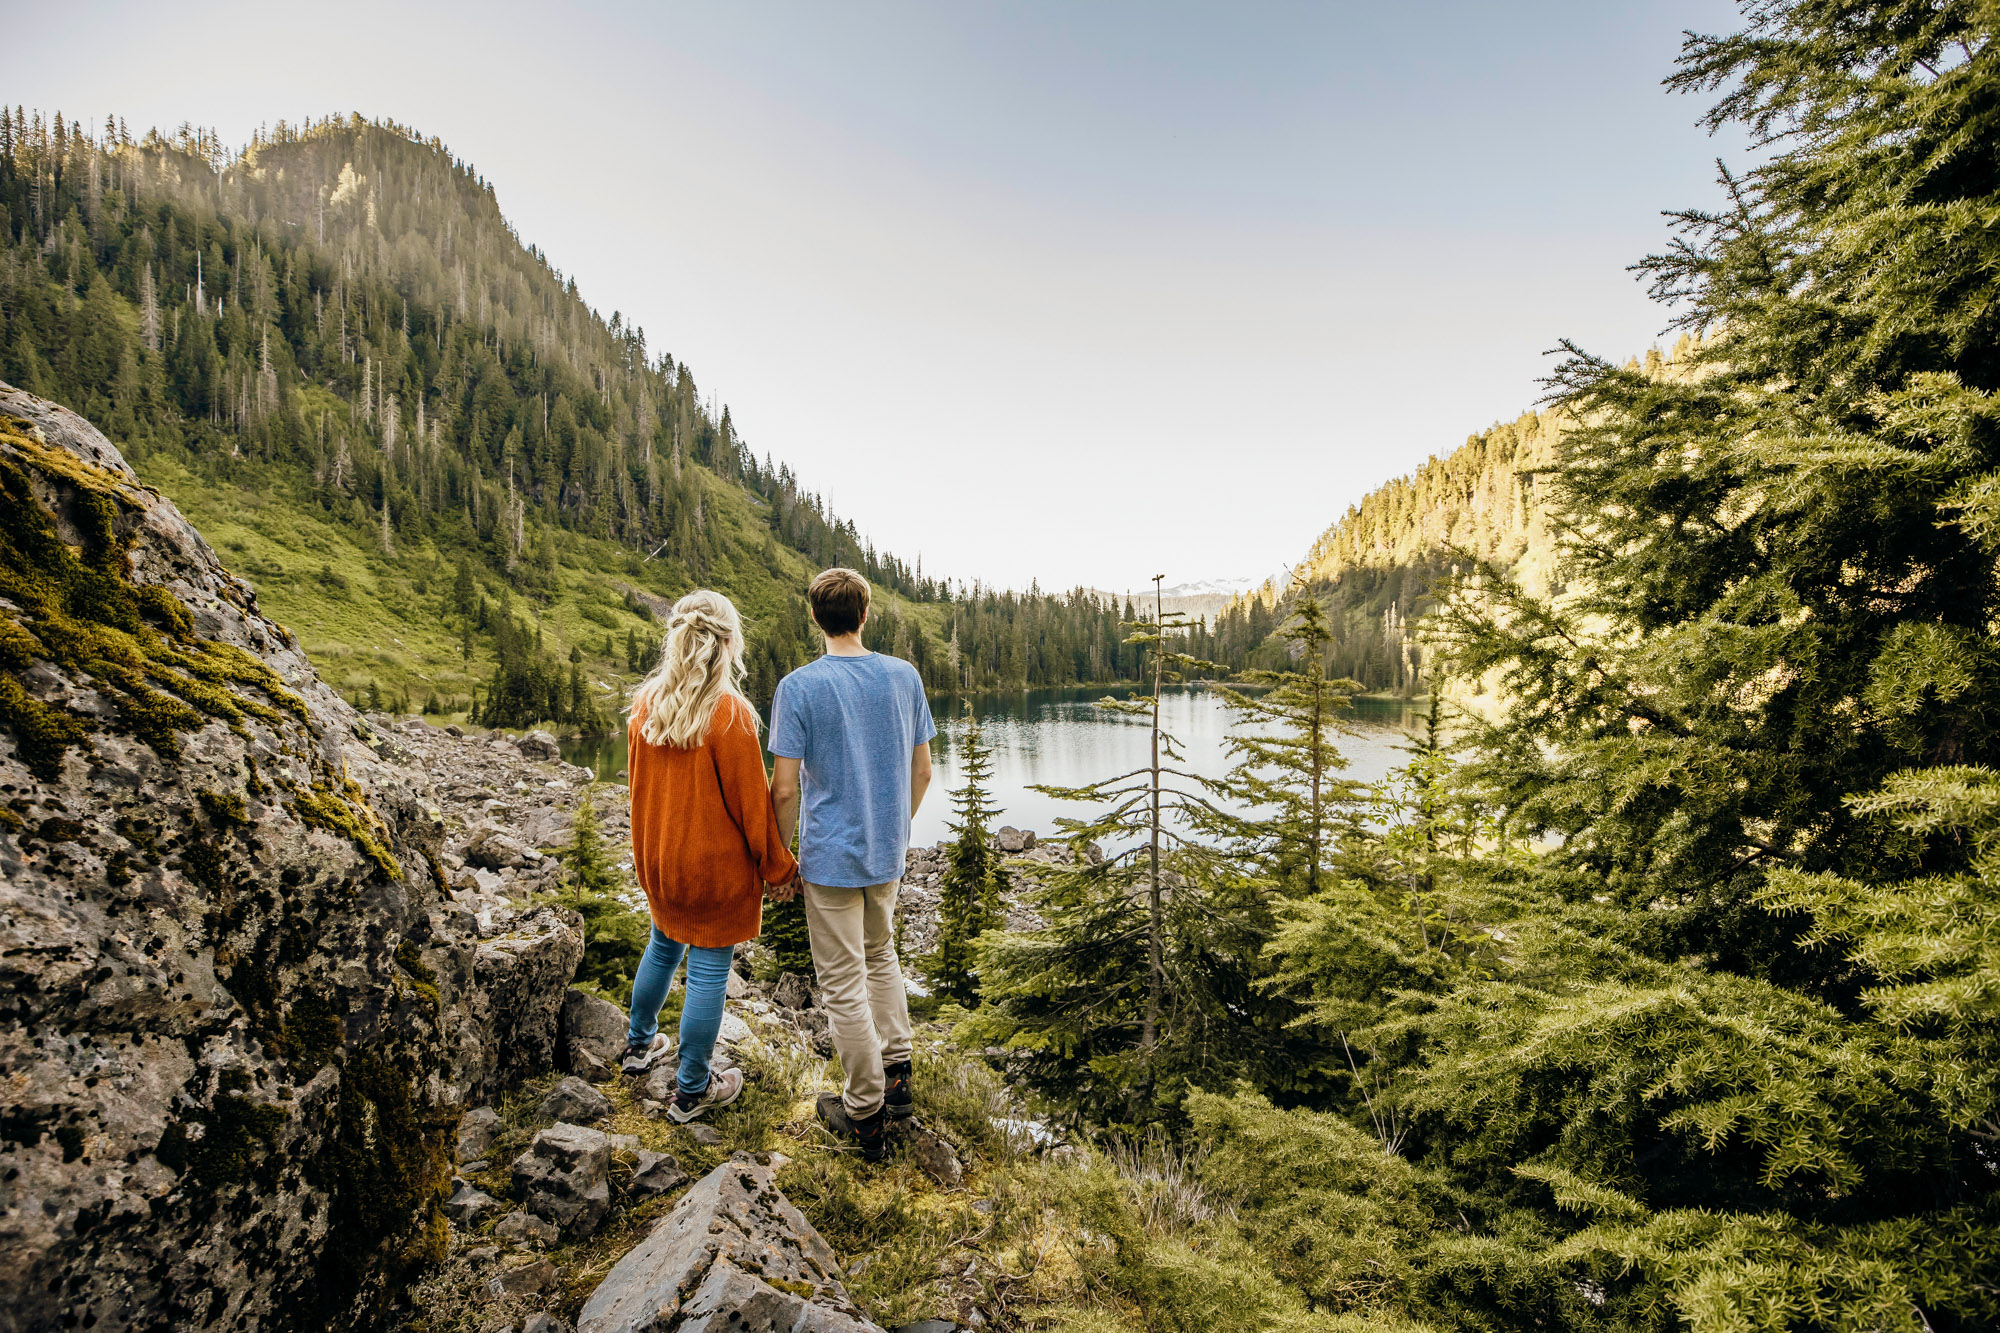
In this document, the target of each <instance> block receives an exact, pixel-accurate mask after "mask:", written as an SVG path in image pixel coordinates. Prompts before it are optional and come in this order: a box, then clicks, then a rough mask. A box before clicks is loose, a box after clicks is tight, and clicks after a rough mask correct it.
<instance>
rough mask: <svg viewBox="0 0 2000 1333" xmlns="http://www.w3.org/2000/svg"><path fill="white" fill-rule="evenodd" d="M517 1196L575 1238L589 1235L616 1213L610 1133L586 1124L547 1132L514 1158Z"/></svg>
mask: <svg viewBox="0 0 2000 1333" xmlns="http://www.w3.org/2000/svg"><path fill="white" fill-rule="evenodd" d="M514 1195H515V1197H516V1198H518V1199H520V1200H521V1203H522V1205H523V1206H524V1207H525V1208H526V1209H527V1210H528V1211H529V1212H531V1213H534V1214H536V1215H537V1216H539V1217H544V1218H547V1219H548V1220H549V1221H551V1222H553V1223H555V1224H556V1225H557V1226H558V1227H560V1228H561V1229H562V1233H563V1235H565V1236H567V1237H569V1238H570V1239H572V1240H580V1239H582V1238H583V1237H585V1236H588V1235H590V1234H591V1233H593V1232H594V1231H596V1230H597V1228H598V1227H599V1226H601V1225H602V1224H603V1222H604V1218H605V1215H606V1214H608V1213H609V1212H610V1211H611V1138H610V1136H609V1135H607V1134H605V1133H604V1132H602V1131H601V1130H595V1129H586V1128H584V1127H583V1126H582V1125H570V1124H558V1125H553V1126H551V1127H549V1128H548V1129H545V1130H543V1131H542V1132H541V1133H539V1134H537V1135H535V1138H534V1142H532V1143H530V1144H529V1145H528V1151H526V1152H524V1153H522V1154H521V1155H520V1156H519V1157H517V1158H515V1159H514Z"/></svg>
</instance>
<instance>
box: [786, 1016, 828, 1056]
mask: <svg viewBox="0 0 2000 1333" xmlns="http://www.w3.org/2000/svg"><path fill="white" fill-rule="evenodd" d="M791 1017H792V1026H793V1027H794V1028H795V1029H797V1030H798V1034H799V1038H800V1040H802V1041H804V1042H805V1044H806V1045H807V1046H809V1047H811V1048H812V1049H813V1050H814V1051H815V1052H817V1053H818V1054H820V1055H822V1056H831V1055H832V1054H833V1028H832V1026H831V1025H830V1024H829V1022H828V1020H827V1016H826V1010H824V1009H801V1010H799V1011H797V1012H796V1013H794V1014H793V1015H792V1016H791Z"/></svg>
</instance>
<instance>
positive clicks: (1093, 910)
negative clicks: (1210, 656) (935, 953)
mask: <svg viewBox="0 0 2000 1333" xmlns="http://www.w3.org/2000/svg"><path fill="white" fill-rule="evenodd" d="M1159 584H1160V580H1159V579H1156V580H1155V581H1154V586H1155V603H1154V606H1155V617H1154V618H1153V619H1151V620H1144V621H1133V622H1128V624H1127V628H1128V629H1129V630H1130V631H1131V633H1129V634H1128V636H1127V638H1126V640H1125V641H1126V643H1127V644H1129V645H1133V646H1136V647H1139V648H1141V649H1143V650H1144V651H1145V652H1146V654H1147V658H1148V668H1149V672H1148V674H1149V675H1150V676H1151V678H1152V681H1153V692H1152V693H1151V694H1150V695H1146V696H1143V697H1140V698H1135V699H1130V700H1122V701H1120V700H1112V699H1108V698H1107V699H1105V700H1102V701H1101V702H1100V703H1099V704H1098V706H1099V707H1100V708H1104V709H1106V710H1108V711H1112V712H1117V713H1123V714H1126V715H1129V716H1137V717H1142V718H1145V719H1146V720H1147V722H1148V726H1149V730H1150V736H1149V740H1150V746H1151V760H1150V762H1148V764H1147V765H1146V766H1144V767H1142V768H1138V769H1134V770H1132V771H1130V772H1126V773H1121V774H1118V775H1117V776H1115V777H1110V778H1105V779H1102V780H1100V781H1098V782H1094V783H1091V784H1089V785H1087V786H1084V787H1077V788H1064V787H1053V786H1038V787H1037V788H1036V790H1037V791H1041V792H1044V793H1046V794H1048V795H1051V796H1054V797H1057V798H1058V799H1062V800H1069V801H1076V802H1079V803H1082V804H1087V805H1091V806H1095V807H1097V812H1096V813H1095V814H1093V815H1091V816H1090V817H1088V818H1085V819H1069V818H1065V819H1062V820H1059V821H1058V823H1059V825H1060V826H1061V828H1062V829H1063V830H1064V833H1065V839H1066V841H1067V842H1068V844H1069V848H1070V853H1071V859H1070V861H1069V862H1068V863H1067V864H1065V865H1060V866H1056V867H1051V868H1050V869H1049V870H1048V871H1046V872H1043V873H1042V875H1041V876H1040V879H1039V882H1038V883H1037V884H1036V885H1035V887H1033V888H1032V889H1030V890H1029V893H1028V896H1029V899H1030V902H1031V904H1032V906H1033V907H1034V909H1035V911H1036V912H1037V914H1038V915H1039V916H1040V917H1041V918H1042V920H1043V921H1044V922H1046V923H1047V924H1046V925H1045V926H1044V927H1043V928H1042V929H1040V930H1035V931H1026V932H1012V931H1000V930H989V931H987V932H986V933H985V934H984V935H983V936H981V937H980V939H979V941H978V944H977V946H976V948H975V950H974V953H975V958H976V960H977V967H978V972H979V977H980V983H981V988H982V993H983V997H984V1000H985V1003H984V1004H983V1005H982V1006H981V1008H980V1009H978V1010H977V1011H975V1012H974V1013H973V1014H972V1015H971V1016H969V1017H968V1018H966V1019H965V1020H963V1021H962V1022H961V1023H960V1026H959V1031H960V1034H961V1037H962V1038H963V1039H966V1040H970V1041H973V1042H975V1043H978V1044H981V1045H1003V1046H1005V1047H1007V1048H1008V1049H1009V1050H1010V1051H1011V1052H1012V1053H1013V1056H1014V1061H1015V1063H1014V1065H1013V1066H1012V1067H1013V1068H1014V1069H1015V1070H1016V1072H1017V1073H1018V1074H1019V1076H1020V1077H1022V1078H1023V1079H1024V1080H1025V1081H1026V1082H1028V1083H1029V1084H1030V1085H1031V1086H1033V1087H1034V1088H1035V1089H1036V1090H1037V1091H1038V1092H1040V1093H1041V1094H1042V1095H1043V1096H1045V1097H1047V1098H1049V1099H1050V1100H1051V1102H1052V1103H1054V1104H1056V1105H1058V1106H1061V1107H1063V1108H1064V1109H1065V1110H1066V1112H1067V1113H1068V1114H1070V1115H1072V1116H1075V1117H1081V1118H1086V1119H1090V1120H1095V1121H1098V1122H1099V1123H1113V1124H1121V1125H1124V1126H1127V1127H1132V1126H1137V1125H1140V1124H1144V1123H1148V1122H1152V1121H1157V1120H1159V1119H1161V1118H1163V1117H1168V1116H1171V1115H1173V1114H1174V1113H1175V1111H1174V1108H1175V1107H1176V1106H1177V1104H1178V1102H1179V1100H1180V1098H1181V1097H1182V1095H1183V1094H1184V1092H1185V1088H1186V1085H1187V1083H1188V1081H1189V1080H1191V1079H1192V1080H1196V1081H1199V1082H1215V1081H1225V1080H1226V1079H1227V1078H1229V1077H1230V1076H1232V1074H1233V1073H1235V1072H1239V1071H1240V1070H1241V1067H1242V1066H1241V1064H1240V1058H1241V1055H1242V1052H1241V1051H1240V1050H1239V1049H1237V1048H1236V1047H1235V1045H1234V1043H1232V1042H1230V1041H1229V1040H1228V1035H1229V1032H1230V1029H1231V1026H1232V1025H1231V1022H1230V1020H1229V1019H1228V1017H1227V1016H1226V1015H1225V1014H1223V1013H1222V1012H1221V1009H1222V1004H1221V1000H1220V998H1219V997H1220V996H1221V995H1222V994H1226V993H1230V992H1240V991H1241V989H1242V988H1243V985H1244V984H1245V983H1244V979H1243V977H1242V976H1241V973H1240V963H1241V959H1240V958H1239V957H1235V956H1233V955H1232V954H1231V953H1230V952H1229V951H1228V948H1227V945H1228V944H1229V943H1233V942H1235V941H1237V940H1239V939H1240V938H1241V936H1240V933H1239V932H1237V931H1235V930H1234V929H1232V928H1230V917H1231V916H1232V914H1233V912H1234V911H1236V910H1238V909H1239V908H1240V906H1241V897H1240V894H1237V893H1236V889H1237V886H1238V884H1239V882H1240V879H1241V877H1240V876H1236V875H1232V874H1231V873H1230V872H1229V870H1228V868H1227V867H1226V865H1225V864H1224V863H1223V862H1222V860H1221V858H1220V857H1219V856H1218V855H1217V853H1216V851H1215V849H1214V848H1213V847H1211V846H1208V845H1207V844H1205V843H1204V842H1202V841H1200V840H1199V839H1198V838H1195V837H1192V836H1190V832H1191V831H1192V830H1193V829H1194V828H1195V827H1196V826H1197V825H1198V824H1199V823H1201V822H1203V821H1208V820H1212V819H1214V818H1216V817H1217V816H1218V815H1219V813H1220V812H1219V811H1218V810H1217V808H1216V807H1215V805H1214V803H1213V801H1212V800H1211V796H1212V794H1213V791H1214V784H1213V783H1212V782H1210V781H1209V780H1207V779H1204V778H1202V777H1201V776H1200V775H1199V774H1195V773H1192V772H1189V771H1188V770H1186V769H1184V768H1181V767H1179V766H1178V763H1177V761H1179V759H1180V758H1181V747H1180V745H1179V743H1178V741H1176V740H1175V738H1174V737H1173V735H1172V733H1170V732H1168V731H1167V730H1166V729H1165V728H1164V727H1163V726H1162V725H1161V715H1160V706H1161V700H1162V695H1163V692H1164V689H1165V686H1166V685H1167V684H1169V683H1173V682H1178V681H1179V680H1181V679H1182V678H1183V674H1184V673H1185V672H1186V671H1188V670H1192V669H1202V668H1207V667H1210V666H1212V664H1210V663H1205V662H1198V661H1196V660H1195V659H1193V658H1190V657H1189V656H1187V655H1186V654H1184V653H1182V652H1180V651H1179V650H1178V649H1177V648H1176V647H1174V644H1176V643H1177V642H1179V641H1180V640H1181V638H1182V637H1183V636H1184V635H1185V633H1186V629H1187V627H1186V624H1185V622H1184V621H1183V620H1182V619H1181V618H1180V617H1177V616H1169V615H1166V614H1164V612H1163V610H1162V609H1161V603H1160V600H1159V596H1158V588H1159ZM1100 844H1108V845H1110V846H1111V847H1112V849H1113V850H1112V851H1111V852H1110V853H1109V854H1108V855H1105V854H1100V853H1098V852H1097V850H1096V849H1097V847H1098V846H1099V845H1100ZM1218 940H1220V941H1224V942H1225V944H1224V947H1222V948H1218V947H1217V941H1218Z"/></svg>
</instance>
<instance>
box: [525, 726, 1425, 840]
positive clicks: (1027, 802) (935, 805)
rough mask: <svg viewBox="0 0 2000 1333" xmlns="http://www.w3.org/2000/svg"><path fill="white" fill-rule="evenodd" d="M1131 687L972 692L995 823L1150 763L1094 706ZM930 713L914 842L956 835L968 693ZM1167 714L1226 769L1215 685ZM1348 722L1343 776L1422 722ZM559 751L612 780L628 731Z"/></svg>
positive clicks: (1383, 762) (1038, 825)
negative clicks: (1045, 789) (926, 790)
mask: <svg viewBox="0 0 2000 1333" xmlns="http://www.w3.org/2000/svg"><path fill="white" fill-rule="evenodd" d="M1134 693H1136V691H1135V690H1132V689H1130V688H1126V689H1122V690H1104V689H1094V690H1029V691H1026V692H1024V693H1019V694H995V695H981V696H979V697H978V698H976V699H974V700H973V701H972V706H973V710H974V712H975V713H976V714H977V716H978V718H979V725H980V726H981V727H982V728H984V729H985V733H986V743H987V745H988V746H990V747H991V749H992V751H993V784H992V785H993V798H994V800H995V802H996V803H997V804H998V805H999V807H1000V815H999V817H998V818H997V819H996V820H995V821H994V823H995V827H998V826H999V825H1001V824H1012V825H1013V826H1014V827H1016V828H1024V829H1034V830H1035V831H1036V832H1037V833H1042V834H1052V833H1054V832H1056V818H1057V816H1059V815H1067V816H1070V817H1071V818H1076V817H1079V816H1080V815H1081V814H1082V813H1083V811H1082V809H1081V808H1080V807H1078V806H1075V805H1072V804H1069V803H1066V802H1062V801H1057V800H1055V799H1053V798H1051V797H1048V796H1045V795H1043V794H1042V793H1040V792H1038V791H1033V790H1030V788H1032V787H1033V786H1034V785H1036V784H1052V785H1055V786H1059V787H1078V786H1082V785H1084V784H1085V783H1088V782H1092V781H1095V780H1097V779H1100V778H1105V777H1110V776H1112V775H1114V774H1118V773H1124V772H1127V771H1129V770H1131V769H1134V768H1137V767H1139V766H1140V765H1141V764H1144V763H1145V762H1146V759H1147V753H1148V743H1147V728H1146V721H1145V719H1143V718H1136V717H1125V716H1122V715H1120V714H1118V713H1114V712H1112V711H1110V710H1109V709H1104V708H1098V707H1096V706H1095V705H1096V703H1097V701H1098V700H1099V699H1102V698H1103V697H1105V695H1106V694H1110V695H1111V696H1112V697H1114V698H1122V697H1130V696H1131V695H1132V694H1134ZM931 713H932V715H933V716H934V717H935V718H936V719H937V725H938V739H937V741H936V742H935V743H934V744H933V745H932V747H931V751H932V754H933V755H934V756H935V761H936V776H935V777H934V778H933V780H932V784H931V790H930V794H929V795H928V796H927V797H926V798H925V799H924V804H923V806H922V808H921V809H919V810H918V811H917V816H916V818H915V819H914V820H913V821H912V822H911V829H910V842H911V844H912V845H913V846H918V847H924V846H929V845H930V844H932V843H935V842H941V841H943V840H944V839H945V838H946V837H948V836H950V835H949V831H948V830H947V829H946V827H945V824H946V822H947V821H948V820H949V819H950V818H951V816H952V810H951V797H950V793H951V792H952V791H953V790H954V789H956V788H957V787H958V786H959V785H960V784H961V783H962V782H963V778H962V777H961V776H960V773H959V760H960V756H961V745H962V737H963V736H964V733H965V704H964V701H962V700H959V699H953V698H937V699H933V700H932V701H931ZM1163 720H1164V722H1165V725H1166V728H1167V730H1169V731H1171V732H1172V733H1173V734H1174V735H1175V737H1176V738H1178V739H1179V740H1180V742H1181V744H1182V747H1183V749H1184V752H1185V754H1186V762H1185V765H1184V766H1185V767H1187V768H1188V769H1189V770H1190V771H1193V772H1197V773H1201V774H1204V775H1207V776H1215V777H1219V776H1221V775H1222V773H1224V772H1225V771H1226V770H1227V769H1228V767H1229V762H1230V761H1229V756H1228V752H1227V751H1226V750H1225V748H1224V745H1225V743H1226V741H1227V739H1228V736H1229V733H1230V729H1231V726H1232V724H1233V722H1234V717H1233V715H1232V714H1231V713H1230V712H1229V710H1228V709H1226V708H1224V707H1223V705H1222V701H1221V700H1220V699H1218V698H1217V697H1216V696H1215V695H1214V694H1212V693H1210V692H1209V691H1207V690H1204V689H1200V688H1193V687H1190V688H1184V689H1173V690H1169V691H1168V692H1167V694H1166V696H1165V698H1164V703H1163ZM1348 721H1349V725H1350V728H1351V734H1349V735H1345V736H1342V737H1341V738H1340V740H1339V742H1338V744H1339V746H1340V751H1341V753H1342V754H1343V755H1344V756H1346V758H1347V769H1346V772H1345V774H1344V775H1343V776H1346V777H1349V778H1354V779H1357V780H1359V781H1362V782H1374V781H1377V780H1379V779H1380V778H1382V777H1383V776H1384V775H1386V774H1387V773H1388V772H1389V770H1390V769H1392V768H1395V767H1397V766H1398V765H1400V764H1402V763H1404V762H1405V761H1406V759H1407V756H1406V755H1404V754H1403V752H1402V751H1401V750H1400V749H1398V748H1397V747H1399V746H1401V745H1404V744H1406V743H1407V742H1408V739H1409V732H1410V730H1411V729H1412V728H1414V727H1416V726H1417V725H1418V715H1417V710H1415V709H1414V708H1412V707H1411V706H1410V705H1408V704H1405V703H1401V702H1395V701H1386V700H1376V699H1360V700H1357V701H1356V702H1355V705H1354V711H1353V713H1352V714H1351V715H1350V717H1349V719H1348ZM562 751H563V758H565V759H567V760H569V761H570V762H571V763H573V764H583V765H585V766H587V767H589V768H593V769H595V770H596V771H597V774H598V776H599V777H601V778H605V779H607V780H610V779H615V778H616V776H617V773H618V770H619V769H621V768H624V767H625V737H624V735H623V733H620V734H619V735H617V736H615V737H604V738H599V739H591V740H572V741H565V742H564V743H563V747H562Z"/></svg>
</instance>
